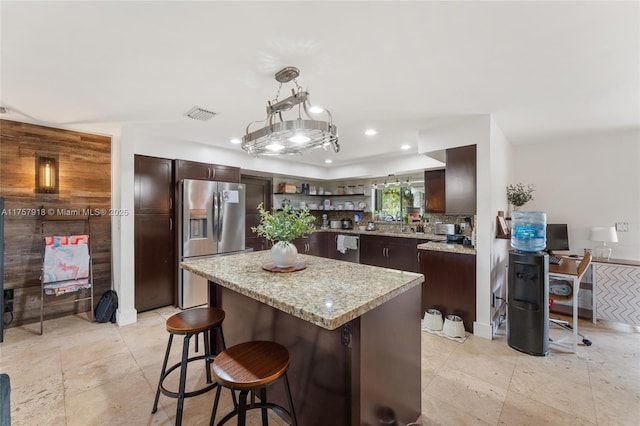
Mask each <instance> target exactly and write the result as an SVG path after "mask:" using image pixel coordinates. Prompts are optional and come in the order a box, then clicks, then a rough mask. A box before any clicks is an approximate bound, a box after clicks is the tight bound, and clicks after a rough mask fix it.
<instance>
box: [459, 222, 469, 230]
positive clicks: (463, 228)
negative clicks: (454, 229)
mask: <svg viewBox="0 0 640 426" xmlns="http://www.w3.org/2000/svg"><path fill="white" fill-rule="evenodd" d="M465 229H467V224H466V223H461V224H460V230H461V231H464V230H465Z"/></svg>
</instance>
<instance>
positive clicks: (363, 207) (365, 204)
mask: <svg viewBox="0 0 640 426" xmlns="http://www.w3.org/2000/svg"><path fill="white" fill-rule="evenodd" d="M366 208H367V203H365V202H364V201H360V202H359V203H358V209H360V210H364V209H366Z"/></svg>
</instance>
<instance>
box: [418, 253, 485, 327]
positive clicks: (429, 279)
mask: <svg viewBox="0 0 640 426" xmlns="http://www.w3.org/2000/svg"><path fill="white" fill-rule="evenodd" d="M419 251H420V267H421V271H420V272H422V273H423V274H424V276H425V281H424V283H423V284H422V311H421V312H422V314H424V312H425V311H426V310H427V309H433V308H435V309H438V310H439V311H440V312H442V315H444V316H446V315H458V316H460V317H461V318H462V320H463V322H464V328H465V330H467V331H468V332H470V333H472V332H473V322H474V321H475V320H476V256H475V255H472V254H459V253H448V252H442V251H435V250H419Z"/></svg>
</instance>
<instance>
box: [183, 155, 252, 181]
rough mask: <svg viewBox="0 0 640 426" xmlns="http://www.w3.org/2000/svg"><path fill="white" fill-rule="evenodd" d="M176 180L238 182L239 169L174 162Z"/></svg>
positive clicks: (184, 161)
mask: <svg viewBox="0 0 640 426" xmlns="http://www.w3.org/2000/svg"><path fill="white" fill-rule="evenodd" d="M175 170H176V180H177V181H181V180H183V179H198V180H216V181H219V182H232V183H239V182H240V168H239V167H231V166H221V165H218V164H207V163H198V162H196V161H187V160H176V167H175Z"/></svg>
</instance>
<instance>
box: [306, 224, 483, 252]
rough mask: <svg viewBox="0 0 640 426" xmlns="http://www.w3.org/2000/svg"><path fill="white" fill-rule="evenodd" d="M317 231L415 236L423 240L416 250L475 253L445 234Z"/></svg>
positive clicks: (344, 230)
mask: <svg viewBox="0 0 640 426" xmlns="http://www.w3.org/2000/svg"><path fill="white" fill-rule="evenodd" d="M319 232H334V233H339V234H360V235H378V236H381V237H399V238H415V239H418V240H424V241H425V242H423V243H421V244H418V250H434V251H446V252H449V253H461V254H473V255H475V254H476V249H475V248H474V247H470V246H465V245H462V244H446V243H444V242H443V241H446V239H447V236H446V235H437V234H431V233H424V234H419V233H415V232H402V233H400V232H389V231H360V230H359V229H326V230H321V231H319Z"/></svg>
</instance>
